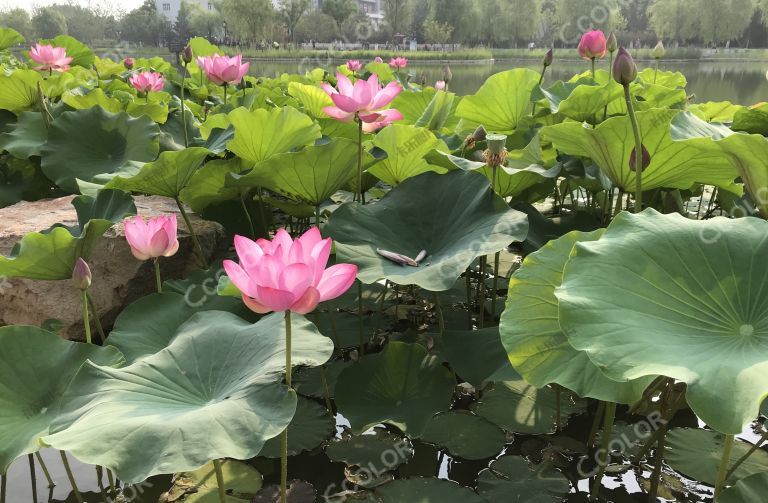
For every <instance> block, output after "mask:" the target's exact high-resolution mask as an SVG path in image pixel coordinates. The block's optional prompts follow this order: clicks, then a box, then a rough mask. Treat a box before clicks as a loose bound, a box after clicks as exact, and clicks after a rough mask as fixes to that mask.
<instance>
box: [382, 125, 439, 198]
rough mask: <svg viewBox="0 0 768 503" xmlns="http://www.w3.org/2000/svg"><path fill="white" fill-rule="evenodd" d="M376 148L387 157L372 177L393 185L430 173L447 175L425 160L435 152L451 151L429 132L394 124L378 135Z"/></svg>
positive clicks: (423, 129)
mask: <svg viewBox="0 0 768 503" xmlns="http://www.w3.org/2000/svg"><path fill="white" fill-rule="evenodd" d="M373 145H374V146H375V147H378V148H380V149H382V150H383V151H385V152H386V153H387V157H386V159H384V160H382V161H380V162H378V163H376V164H374V165H373V166H372V167H371V168H369V169H368V173H370V174H372V175H374V176H375V177H376V178H378V179H379V180H381V181H383V182H385V183H388V184H390V185H397V184H399V183H400V182H402V181H403V180H406V179H408V178H411V177H414V176H416V175H420V174H421V173H425V172H427V171H435V172H437V173H445V172H446V170H445V169H444V168H441V167H439V166H432V165H430V164H429V163H428V162H427V161H426V160H425V159H424V156H425V155H427V153H428V152H430V151H431V150H434V149H439V150H444V151H447V150H448V146H447V145H446V144H445V143H444V142H443V141H442V140H439V139H438V138H437V137H436V136H435V135H434V134H432V132H431V131H430V130H428V129H425V128H420V127H413V126H405V125H402V124H392V125H391V126H388V127H386V128H384V129H382V130H381V132H380V133H379V134H377V135H376V137H375V138H374V140H373Z"/></svg>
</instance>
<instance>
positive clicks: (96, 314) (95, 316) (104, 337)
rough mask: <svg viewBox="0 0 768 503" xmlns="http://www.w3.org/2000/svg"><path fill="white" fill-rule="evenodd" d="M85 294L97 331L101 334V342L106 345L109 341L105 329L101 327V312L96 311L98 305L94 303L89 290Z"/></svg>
mask: <svg viewBox="0 0 768 503" xmlns="http://www.w3.org/2000/svg"><path fill="white" fill-rule="evenodd" d="M85 293H86V296H87V298H88V305H89V306H90V310H91V317H92V318H93V323H94V324H95V325H96V331H97V332H98V333H99V337H101V342H102V343H104V342H105V341H106V340H107V335H106V332H104V327H103V326H102V325H101V320H100V319H99V312H98V311H97V310H96V303H95V302H94V301H93V296H92V295H91V294H90V292H89V291H88V290H86V291H85Z"/></svg>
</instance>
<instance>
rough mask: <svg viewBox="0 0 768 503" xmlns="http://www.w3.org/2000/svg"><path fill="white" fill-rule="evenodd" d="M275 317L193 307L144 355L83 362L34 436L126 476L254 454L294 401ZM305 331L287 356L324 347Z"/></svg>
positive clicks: (300, 358)
mask: <svg viewBox="0 0 768 503" xmlns="http://www.w3.org/2000/svg"><path fill="white" fill-rule="evenodd" d="M282 319H283V318H282V313H279V314H273V315H271V316H268V317H266V318H264V319H263V320H262V321H260V322H259V323H256V324H250V323H248V322H247V321H245V320H243V319H241V318H239V317H237V316H235V315H233V314H231V313H224V312H216V311H209V312H205V313H198V314H196V315H194V316H193V317H192V318H190V319H189V320H188V321H187V322H186V323H185V324H184V325H182V326H181V327H180V328H179V332H178V334H177V335H176V337H175V338H174V339H173V340H172V341H171V343H170V344H169V345H168V346H167V347H166V348H164V349H162V350H161V351H159V352H158V353H155V354H154V355H151V356H148V357H147V358H145V359H142V360H138V361H136V362H134V363H132V364H130V365H128V366H125V367H122V368H119V369H112V368H108V367H105V366H101V365H96V364H92V363H90V362H89V363H87V364H86V365H85V366H84V367H83V368H82V369H81V371H80V373H79V375H78V376H77V378H76V379H75V380H74V381H73V382H72V384H71V385H70V387H69V389H68V391H67V392H66V394H65V396H64V398H63V399H62V403H64V404H65V407H64V408H63V411H62V414H61V415H60V416H59V418H58V419H57V421H56V423H55V424H54V425H53V426H52V427H51V432H52V434H51V435H49V436H47V437H45V438H44V441H45V442H46V443H48V444H49V445H52V446H54V447H56V448H57V449H61V450H66V451H68V452H71V453H72V454H73V455H74V456H75V457H77V458H78V459H80V460H82V461H84V462H86V463H91V464H98V465H101V466H104V467H107V468H110V469H112V470H113V471H114V472H115V474H116V475H117V476H118V477H119V478H120V479H121V480H124V481H126V482H128V483H132V482H133V483H135V482H139V481H142V480H145V479H146V478H148V477H150V476H152V475H155V474H161V473H174V472H181V471H189V470H196V469H198V468H200V467H202V466H203V465H205V464H206V463H208V462H210V461H211V460H213V459H220V458H226V457H231V458H234V459H250V458H252V457H254V456H256V455H257V454H258V453H259V451H260V450H261V449H262V447H263V446H264V443H265V442H266V441H267V440H268V439H270V438H272V437H275V436H277V435H278V434H280V432H282V431H283V430H284V429H285V427H286V426H288V423H289V422H290V421H291V418H292V417H293V415H294V412H295V410H296V394H295V392H293V391H292V390H289V389H287V388H286V387H285V386H284V385H283V384H282V374H283V370H284V368H285V367H284V366H285V335H284V333H283V331H281V330H280V326H281V324H282ZM312 339H313V340H312V341H309V340H306V338H303V337H302V338H300V339H299V340H298V341H297V342H299V345H298V347H294V348H293V350H292V353H293V355H294V361H296V363H297V364H302V363H304V362H308V361H315V360H316V359H318V358H319V359H322V358H325V359H327V358H328V357H329V356H330V354H331V352H332V351H333V349H332V347H330V343H329V344H328V345H322V344H321V345H320V347H318V341H320V340H321V338H320V337H319V335H318V334H317V333H314V334H313V335H312ZM302 340H304V342H303V343H302V342H301V341H302ZM329 342H330V341H329Z"/></svg>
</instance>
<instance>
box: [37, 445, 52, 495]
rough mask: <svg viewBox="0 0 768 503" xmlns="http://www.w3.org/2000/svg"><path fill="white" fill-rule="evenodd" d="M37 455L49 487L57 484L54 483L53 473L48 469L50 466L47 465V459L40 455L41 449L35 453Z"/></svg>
mask: <svg viewBox="0 0 768 503" xmlns="http://www.w3.org/2000/svg"><path fill="white" fill-rule="evenodd" d="M35 457H36V458H37V462H38V464H39V465H40V468H42V470H43V475H45V480H46V481H47V482H48V487H54V486H55V485H56V484H54V483H53V479H52V478H51V474H50V472H49V471H48V467H47V466H45V461H43V457H42V456H41V455H40V451H37V452H36V453H35Z"/></svg>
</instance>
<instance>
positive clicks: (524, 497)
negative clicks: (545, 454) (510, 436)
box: [477, 456, 571, 503]
mask: <svg viewBox="0 0 768 503" xmlns="http://www.w3.org/2000/svg"><path fill="white" fill-rule="evenodd" d="M570 491H571V484H570V483H569V482H568V479H567V478H566V476H565V475H563V474H562V473H560V472H559V471H557V470H556V469H555V468H554V467H553V466H552V465H549V464H547V463H543V464H541V465H539V466H537V467H535V469H531V468H530V467H529V466H528V462H527V461H526V460H525V458H522V457H520V456H502V457H500V458H498V459H497V460H495V461H494V462H493V463H491V465H490V467H489V468H486V469H485V470H483V471H481V472H480V474H479V475H478V477H477V492H478V493H480V496H482V497H483V498H485V499H486V500H487V501H488V503H508V502H510V501H519V502H522V501H524V502H525V503H547V502H550V503H553V502H555V501H563V498H564V497H565V495H566V494H568V493H569V492H570Z"/></svg>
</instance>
